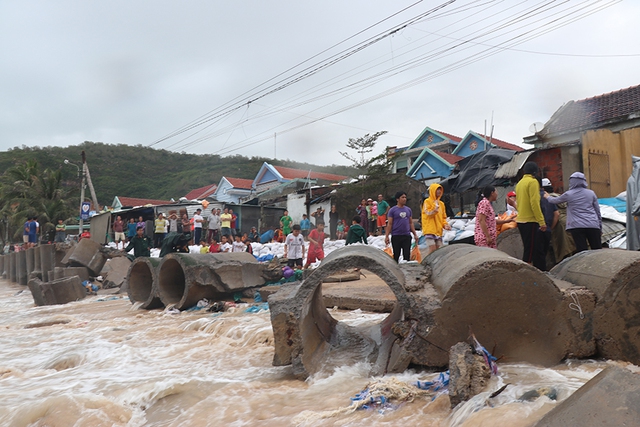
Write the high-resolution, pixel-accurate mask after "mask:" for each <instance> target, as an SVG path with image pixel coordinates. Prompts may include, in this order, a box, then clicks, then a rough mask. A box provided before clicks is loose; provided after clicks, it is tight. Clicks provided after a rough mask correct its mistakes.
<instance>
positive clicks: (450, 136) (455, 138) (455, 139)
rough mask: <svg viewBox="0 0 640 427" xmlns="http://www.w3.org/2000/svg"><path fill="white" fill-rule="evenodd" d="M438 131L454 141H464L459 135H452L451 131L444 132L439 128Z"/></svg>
mask: <svg viewBox="0 0 640 427" xmlns="http://www.w3.org/2000/svg"><path fill="white" fill-rule="evenodd" d="M436 132H438V133H439V134H441V135H442V136H445V137H447V138H448V139H449V140H450V141H454V142H460V141H462V138H460V137H459V136H455V135H452V134H450V133H446V132H442V131H439V130H437V131H436Z"/></svg>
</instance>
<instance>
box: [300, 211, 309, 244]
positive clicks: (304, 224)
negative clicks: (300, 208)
mask: <svg viewBox="0 0 640 427" xmlns="http://www.w3.org/2000/svg"><path fill="white" fill-rule="evenodd" d="M310 230H311V221H309V217H308V216H307V214H302V219H301V220H300V231H301V232H302V237H304V238H305V240H306V239H307V236H309V231H310Z"/></svg>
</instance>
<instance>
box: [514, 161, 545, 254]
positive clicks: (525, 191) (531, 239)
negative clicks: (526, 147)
mask: <svg viewBox="0 0 640 427" xmlns="http://www.w3.org/2000/svg"><path fill="white" fill-rule="evenodd" d="M522 172H523V173H524V175H523V177H522V179H520V181H518V184H516V201H517V203H518V216H517V217H516V223H517V224H518V230H519V231H520V237H521V238H522V245H523V246H524V252H523V254H522V260H523V261H524V262H526V263H529V264H533V256H534V254H535V253H536V252H537V251H539V250H540V248H539V245H541V244H542V242H541V241H540V239H539V238H538V230H542V231H546V230H547V224H546V223H545V221H544V215H542V209H541V208H540V184H539V183H538V180H537V179H536V176H537V175H538V165H537V164H535V163H534V162H527V163H525V164H524V167H523V168H522Z"/></svg>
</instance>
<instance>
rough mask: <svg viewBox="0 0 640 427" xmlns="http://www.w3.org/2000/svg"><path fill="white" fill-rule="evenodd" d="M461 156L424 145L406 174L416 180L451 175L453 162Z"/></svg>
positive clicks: (434, 178)
mask: <svg viewBox="0 0 640 427" xmlns="http://www.w3.org/2000/svg"><path fill="white" fill-rule="evenodd" d="M462 159H463V157H460V156H456V155H455V154H449V153H446V152H442V151H436V150H432V149H430V148H429V147H424V148H423V149H422V152H421V153H420V155H418V157H417V158H416V159H415V161H413V164H412V165H411V168H410V169H409V171H407V173H406V175H407V176H409V177H411V178H413V179H416V180H418V181H423V182H424V181H431V180H434V182H435V181H439V180H440V179H441V178H446V177H448V176H449V175H451V172H452V171H453V169H454V168H455V164H456V163H457V162H458V161H459V160H462Z"/></svg>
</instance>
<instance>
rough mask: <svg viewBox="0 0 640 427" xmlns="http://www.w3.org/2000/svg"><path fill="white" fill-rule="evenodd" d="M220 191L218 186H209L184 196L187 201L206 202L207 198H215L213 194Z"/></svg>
mask: <svg viewBox="0 0 640 427" xmlns="http://www.w3.org/2000/svg"><path fill="white" fill-rule="evenodd" d="M217 189H218V185H217V184H209V185H205V186H204V187H200V188H196V189H194V190H191V191H189V192H188V193H187V195H186V196H184V197H185V198H186V199H187V200H204V199H206V198H207V197H210V196H213V194H214V193H215V192H216V190H217Z"/></svg>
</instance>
